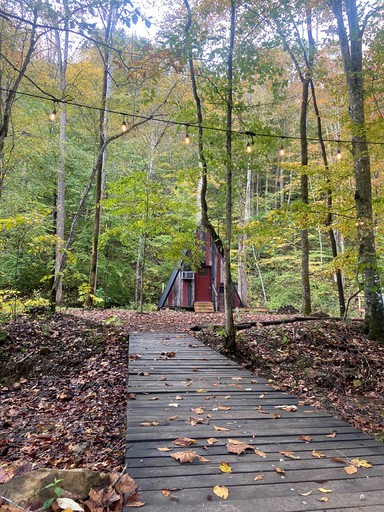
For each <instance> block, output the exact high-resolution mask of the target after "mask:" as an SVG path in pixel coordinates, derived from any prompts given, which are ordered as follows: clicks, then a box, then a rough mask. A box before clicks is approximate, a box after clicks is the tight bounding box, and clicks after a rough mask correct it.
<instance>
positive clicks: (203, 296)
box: [195, 267, 212, 302]
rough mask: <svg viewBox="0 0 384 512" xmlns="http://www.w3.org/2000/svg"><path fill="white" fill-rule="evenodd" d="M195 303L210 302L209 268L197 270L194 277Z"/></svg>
mask: <svg viewBox="0 0 384 512" xmlns="http://www.w3.org/2000/svg"><path fill="white" fill-rule="evenodd" d="M195 301H196V302H210V301H212V289H211V267H203V268H199V269H198V271H197V272H196V275H195Z"/></svg>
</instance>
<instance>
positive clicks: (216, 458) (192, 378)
mask: <svg viewBox="0 0 384 512" xmlns="http://www.w3.org/2000/svg"><path fill="white" fill-rule="evenodd" d="M129 352H130V359H131V360H130V362H129V383H128V392H129V393H133V394H135V395H136V400H129V402H128V409H127V450H126V461H127V465H128V473H129V475H130V476H132V477H133V478H134V479H135V480H136V482H137V483H138V485H139V488H140V492H141V494H142V497H143V500H144V501H145V502H146V505H145V506H144V507H143V510H146V511H148V512H152V511H155V510H156V512H163V511H164V512H168V511H169V510H175V511H180V512H192V511H193V512H198V511H200V510H208V511H210V512H216V511H223V512H224V511H226V512H258V511H260V512H272V511H273V512H301V511H305V512H308V511H324V510H332V511H334V512H336V511H340V512H341V511H343V512H346V511H364V512H379V511H380V512H383V511H384V444H382V443H379V442H377V441H375V440H374V439H373V438H372V437H370V436H368V435H366V434H364V433H362V432H360V431H358V430H356V429H355V428H353V427H352V426H350V425H349V424H347V423H345V422H343V421H340V420H338V419H336V418H334V417H333V416H331V415H330V414H328V413H326V412H324V411H321V410H318V409H315V408H313V407H310V406H307V405H300V404H299V403H298V401H297V399H296V398H295V397H293V396H291V395H289V394H288V393H286V392H284V391H281V390H279V389H277V388H276V387H274V385H273V383H271V382H268V381H267V380H265V379H263V378H260V377H258V376H257V375H254V374H252V373H250V372H249V371H247V370H244V369H242V368H240V367H239V366H238V365H237V364H236V363H234V362H233V361H230V360H228V359H227V358H226V357H224V356H222V355H221V354H218V353H216V352H215V351H213V350H211V349H210V348H208V347H206V346H205V345H203V344H202V343H200V342H199V341H197V340H195V339H194V338H192V337H190V336H188V335H185V334H158V333H140V334H139V333H138V334H131V335H130V350H129ZM172 352H176V355H175V356H174V357H172V356H173V354H172ZM167 353H171V354H167ZM136 356H140V357H138V358H136ZM282 405H296V406H297V411H296V412H286V411H284V410H282V409H280V408H279V406H282ZM195 408H203V409H204V413H203V414H197V413H196V412H193V411H192V410H191V409H195ZM223 408H229V409H228V410H223ZM276 415H279V416H280V417H278V418H276ZM191 418H192V419H196V418H202V419H203V420H204V423H197V424H196V425H195V426H192V425H191V424H190V421H191ZM274 418H275V419H274ZM143 423H144V424H150V425H149V426H143V425H141V424H143ZM152 423H154V424H152ZM215 427H220V428H225V429H228V430H215ZM332 433H335V434H336V435H335V437H327V436H329V435H330V434H332ZM300 436H310V437H311V438H312V440H311V441H310V442H306V441H303V440H301V439H299V437H300ZM182 437H188V438H192V439H194V440H196V441H197V442H196V443H195V444H193V445H191V446H190V447H180V446H176V445H174V444H173V443H172V441H174V440H175V439H177V438H182ZM208 438H216V439H217V442H216V443H215V444H213V445H209V444H208V442H207V439H208ZM228 439H236V440H238V441H243V442H245V443H248V444H250V445H252V447H254V448H256V449H258V450H260V451H261V452H264V453H265V457H262V456H260V455H257V454H256V453H254V452H253V451H251V450H247V451H246V452H244V453H242V454H241V455H236V454H234V453H229V452H228V450H227V448H226V444H227V442H228ZM159 448H169V449H170V450H171V451H159ZM187 450H193V451H194V452H196V453H197V454H198V455H201V456H203V457H205V458H207V459H209V462H199V461H198V460H196V459H195V460H194V462H193V463H184V464H181V463H179V462H178V461H177V460H175V459H174V458H172V457H171V456H170V454H171V453H175V452H180V451H187ZM313 450H316V451H317V452H320V454H322V455H323V456H322V457H321V458H317V457H315V456H314V454H313V453H312V452H313ZM281 451H285V452H287V451H288V452H294V455H295V456H297V457H300V458H299V459H292V458H289V457H286V456H284V455H282V454H281V453H280V452H281ZM334 458H338V459H343V460H345V461H350V460H352V459H360V460H367V461H368V462H369V463H370V464H372V467H370V468H358V470H357V472H356V473H354V474H353V475H348V474H347V473H346V472H345V471H344V467H345V466H347V465H348V462H346V463H345V464H342V463H340V462H338V461H336V460H334ZM222 462H227V463H228V464H229V465H230V466H231V467H232V473H222V472H221V470H220V469H219V466H220V464H221V463H222ZM276 468H280V469H278V470H277V469H276ZM280 470H283V471H285V474H282V473H279V472H278V471H280ZM260 475H262V479H260V480H256V481H255V477H257V476H260ZM216 485H219V486H225V487H227V488H228V490H229V497H228V499H227V500H223V499H222V498H219V497H218V496H216V495H215V494H214V492H213V488H214V486H216ZM320 488H322V489H327V490H329V491H331V492H328V493H323V492H321V491H319V489H320ZM164 490H170V491H171V492H170V494H169V496H164V495H163V493H162V491H164ZM308 493H310V494H308ZM305 494H308V495H306V496H305ZM326 498H327V500H326V501H325V500H324V499H326ZM127 510H129V509H128V508H127ZM130 510H131V509H130Z"/></svg>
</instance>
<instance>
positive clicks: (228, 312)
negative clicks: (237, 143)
mask: <svg viewBox="0 0 384 512" xmlns="http://www.w3.org/2000/svg"><path fill="white" fill-rule="evenodd" d="M235 17H236V7H235V0H231V22H230V32H229V49H228V63H227V137H226V139H227V140H226V156H227V165H226V180H225V181H226V194H225V243H224V265H223V266H224V300H225V331H226V336H225V342H224V346H225V348H226V349H227V350H228V351H230V352H235V351H236V332H235V326H234V321H233V307H232V277H231V240H232V112H233V50H234V45H235Z"/></svg>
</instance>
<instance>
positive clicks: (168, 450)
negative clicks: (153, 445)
mask: <svg viewBox="0 0 384 512" xmlns="http://www.w3.org/2000/svg"><path fill="white" fill-rule="evenodd" d="M157 450H159V452H170V451H171V449H170V448H167V447H164V448H157Z"/></svg>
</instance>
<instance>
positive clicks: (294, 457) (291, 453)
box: [279, 451, 300, 460]
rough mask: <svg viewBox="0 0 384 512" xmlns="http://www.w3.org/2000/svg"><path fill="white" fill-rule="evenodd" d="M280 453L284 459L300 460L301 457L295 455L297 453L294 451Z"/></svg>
mask: <svg viewBox="0 0 384 512" xmlns="http://www.w3.org/2000/svg"><path fill="white" fill-rule="evenodd" d="M279 453H281V455H284V457H289V458H290V459H295V460H297V459H300V457H299V456H298V455H295V452H292V451H282V452H279Z"/></svg>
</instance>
